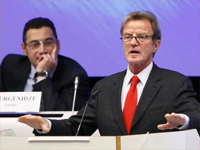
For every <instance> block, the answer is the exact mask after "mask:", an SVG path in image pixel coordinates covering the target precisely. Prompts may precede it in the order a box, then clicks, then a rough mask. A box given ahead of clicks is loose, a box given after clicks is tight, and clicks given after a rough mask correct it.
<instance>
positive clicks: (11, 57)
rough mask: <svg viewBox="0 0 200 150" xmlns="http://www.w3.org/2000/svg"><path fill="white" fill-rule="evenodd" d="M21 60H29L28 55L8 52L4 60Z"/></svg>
mask: <svg viewBox="0 0 200 150" xmlns="http://www.w3.org/2000/svg"><path fill="white" fill-rule="evenodd" d="M21 60H28V57H27V56H24V55H20V54H8V55H6V56H5V58H4V61H6V62H15V61H21Z"/></svg>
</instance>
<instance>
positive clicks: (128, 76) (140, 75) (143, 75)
mask: <svg viewBox="0 0 200 150" xmlns="http://www.w3.org/2000/svg"><path fill="white" fill-rule="evenodd" d="M152 68H153V62H151V63H150V64H149V65H148V66H147V67H146V68H145V69H143V70H142V71H141V72H140V73H138V74H137V76H138V78H139V79H140V82H141V83H142V84H143V85H145V84H146V82H147V79H148V77H149V74H150V72H151V70H152ZM133 76H134V74H133V73H132V72H131V71H130V69H129V66H128V67H127V71H126V75H125V79H124V83H125V85H128V84H129V83H130V81H131V78H132V77H133Z"/></svg>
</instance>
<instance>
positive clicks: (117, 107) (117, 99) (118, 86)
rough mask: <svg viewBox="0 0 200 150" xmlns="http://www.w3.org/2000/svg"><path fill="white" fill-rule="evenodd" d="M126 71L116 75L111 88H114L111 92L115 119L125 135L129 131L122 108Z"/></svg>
mask: <svg viewBox="0 0 200 150" xmlns="http://www.w3.org/2000/svg"><path fill="white" fill-rule="evenodd" d="M125 73H126V71H124V72H121V73H119V75H118V76H116V78H115V79H114V80H113V82H112V83H111V84H112V85H111V88H112V89H114V90H112V93H111V94H110V99H111V101H112V110H113V116H114V119H115V121H116V122H117V125H118V126H119V128H120V130H121V132H122V133H123V134H124V135H125V134H127V132H126V128H125V125H124V119H123V114H122V108H121V91H122V84H123V80H124V75H125Z"/></svg>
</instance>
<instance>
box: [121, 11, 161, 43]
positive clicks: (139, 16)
mask: <svg viewBox="0 0 200 150" xmlns="http://www.w3.org/2000/svg"><path fill="white" fill-rule="evenodd" d="M143 19H148V20H149V21H150V23H151V25H152V28H153V37H152V39H153V42H154V43H155V41H156V40H158V39H159V40H161V30H160V24H159V22H158V19H157V17H156V16H155V15H154V14H153V13H152V12H149V11H134V12H132V13H130V14H128V15H127V16H126V17H125V18H124V21H123V23H122V25H121V29H120V33H121V35H122V36H123V30H124V26H125V25H126V23H127V22H129V21H130V20H143Z"/></svg>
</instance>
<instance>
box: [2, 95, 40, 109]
mask: <svg viewBox="0 0 200 150" xmlns="http://www.w3.org/2000/svg"><path fill="white" fill-rule="evenodd" d="M41 95H42V93H41V92H0V102H1V110H0V111H1V112H39V109H40V101H41Z"/></svg>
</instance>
